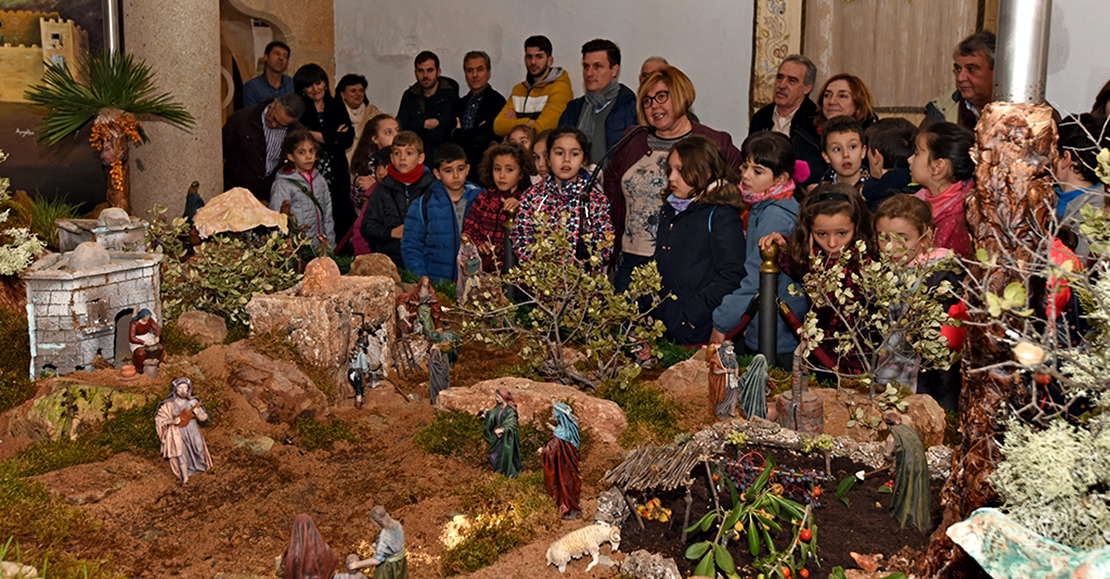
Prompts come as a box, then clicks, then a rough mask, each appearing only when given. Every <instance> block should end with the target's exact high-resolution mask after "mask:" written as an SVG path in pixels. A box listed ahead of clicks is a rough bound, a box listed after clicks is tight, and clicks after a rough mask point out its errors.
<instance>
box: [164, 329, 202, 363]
mask: <svg viewBox="0 0 1110 579" xmlns="http://www.w3.org/2000/svg"><path fill="white" fill-rule="evenodd" d="M162 347H163V348H165V351H166V354H168V355H171V356H195V355H196V354H199V353H200V351H201V350H203V349H204V346H201V345H200V342H198V341H196V340H195V339H193V337H192V336H190V335H188V334H186V333H185V332H184V331H183V330H182V329H181V327H180V326H178V325H177V324H175V323H173V322H170V323H168V324H166V325H164V326H162Z"/></svg>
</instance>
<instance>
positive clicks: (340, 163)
mask: <svg viewBox="0 0 1110 579" xmlns="http://www.w3.org/2000/svg"><path fill="white" fill-rule="evenodd" d="M301 98H302V99H304V113H303V114H302V115H301V122H302V123H303V124H304V126H305V128H307V129H308V130H310V131H318V132H319V133H321V134H322V135H324V145H323V148H324V151H325V152H326V153H327V155H328V159H330V163H331V179H330V181H329V183H330V186H329V187H328V189H329V190H330V191H331V207H332V214H333V215H334V216H335V235H336V237H338V238H342V237H343V236H344V235H346V233H347V230H348V229H350V227H351V224H352V223H354V222H355V218H356V217H358V214H357V213H356V211H355V208H354V206H353V205H351V172H350V170H349V169H348V165H347V149H349V148H351V145H352V144H354V142H355V128H354V125H352V124H351V116H350V115H348V114H347V106H346V105H344V104H343V101H342V100H340V99H337V98H335V97H333V96H324V112H323V113H317V112H316V104H315V103H313V102H312V99H310V98H308V97H306V96H304V95H301ZM321 117H323V119H322V120H323V122H321ZM344 125H346V126H347V130H345V131H342V132H340V131H339V128H340V127H342V126H344Z"/></svg>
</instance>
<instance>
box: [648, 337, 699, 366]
mask: <svg viewBox="0 0 1110 579" xmlns="http://www.w3.org/2000/svg"><path fill="white" fill-rule="evenodd" d="M655 347H656V349H657V350H659V353H660V355H661V357H660V358H659V365H660V366H661V367H663V368H670V367H671V366H674V365H675V364H677V363H679V362H685V361H686V360H689V359H690V358H692V357H693V356H694V354H697V353H698V349H697V348H694V347H690V346H683V345H680V344H676V343H674V342H672V341H670V340H668V339H666V338H660V339H659V341H658V342H656V343H655Z"/></svg>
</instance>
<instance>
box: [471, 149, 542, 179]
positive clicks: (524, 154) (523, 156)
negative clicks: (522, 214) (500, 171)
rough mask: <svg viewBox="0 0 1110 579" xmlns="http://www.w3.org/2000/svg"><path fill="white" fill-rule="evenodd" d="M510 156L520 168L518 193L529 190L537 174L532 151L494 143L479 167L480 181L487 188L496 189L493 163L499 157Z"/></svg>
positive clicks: (484, 155)
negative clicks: (532, 178) (533, 176)
mask: <svg viewBox="0 0 1110 579" xmlns="http://www.w3.org/2000/svg"><path fill="white" fill-rule="evenodd" d="M505 155H508V156H510V157H512V158H513V159H514V160H515V161H516V164H517V165H519V166H520V182H518V183H517V185H516V188H517V191H523V190H524V189H527V188H528V187H529V186H530V185H531V184H532V181H531V179H530V177H531V176H532V175H535V174H536V164H535V163H534V162H532V151H525V150H524V149H521V148H520V147H518V146H516V145H514V144H512V143H507V142H506V143H493V144H492V145H490V146H489V148H488V149H486V152H485V153H484V154H482V164H481V165H480V166H479V167H478V179H479V180H480V181H481V182H482V185H485V186H486V187H496V186H497V185H496V183H494V181H493V161H494V159H496V158H497V157H501V156H505Z"/></svg>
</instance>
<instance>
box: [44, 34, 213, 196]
mask: <svg viewBox="0 0 1110 579" xmlns="http://www.w3.org/2000/svg"><path fill="white" fill-rule="evenodd" d="M77 69H78V70H77V76H74V74H73V72H72V71H70V69H69V68H67V67H66V66H65V65H63V64H55V65H52V66H50V67H48V68H47V69H46V72H45V73H44V74H43V77H42V83H41V84H37V85H34V86H32V87H31V88H29V89H28V90H27V92H26V98H27V100H29V101H31V102H32V103H34V104H36V105H40V106H42V107H45V108H46V109H47V114H46V116H45V117H44V118H43V120H42V123H41V124H40V125H39V131H38V132H39V136H38V141H39V142H40V143H45V144H47V145H55V144H57V143H60V142H62V141H64V140H66V139H68V138H70V137H72V136H74V135H76V134H77V133H78V132H79V131H80V130H81V129H82V128H83V127H84V126H85V125H87V124H89V122H92V123H93V126H92V137H91V139H90V144H91V145H92V147H93V148H94V149H96V150H97V151H99V152H100V162H101V163H103V164H104V167H105V170H106V171H107V172H108V194H107V197H108V204H109V205H111V206H112V207H119V208H121V209H123V210H125V211H127V212H128V213H130V212H131V176H130V169H129V165H128V154H129V152H130V147H131V143H135V144H138V143H140V142H141V143H145V142H147V141H148V139H147V137H146V133H145V132H144V131H143V124H142V122H141V121H140V120H139V117H157V118H161V119H163V120H165V121H168V122H169V123H171V124H173V125H176V126H178V127H181V128H185V129H187V128H189V127H191V126H192V125H193V122H194V119H193V116H192V115H191V114H189V112H188V111H186V110H185V107H184V106H182V105H181V104H180V103H177V102H174V100H173V97H171V96H170V94H169V93H162V94H155V93H156V92H157V90H158V89H157V88H156V87H155V85H154V72H153V71H152V70H151V68H150V66H149V65H147V64H146V63H145V62H142V61H136V60H135V57H134V56H132V55H130V54H115V53H105V52H94V53H91V54H89V56H88V58H87V59H85V60H84V61H82V62H79V63H78V65H77Z"/></svg>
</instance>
